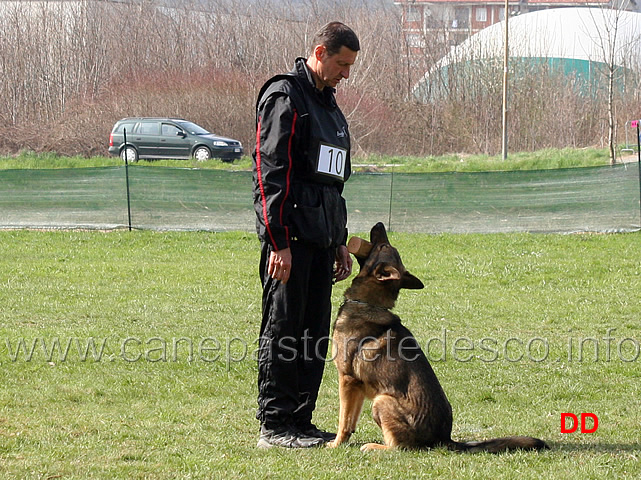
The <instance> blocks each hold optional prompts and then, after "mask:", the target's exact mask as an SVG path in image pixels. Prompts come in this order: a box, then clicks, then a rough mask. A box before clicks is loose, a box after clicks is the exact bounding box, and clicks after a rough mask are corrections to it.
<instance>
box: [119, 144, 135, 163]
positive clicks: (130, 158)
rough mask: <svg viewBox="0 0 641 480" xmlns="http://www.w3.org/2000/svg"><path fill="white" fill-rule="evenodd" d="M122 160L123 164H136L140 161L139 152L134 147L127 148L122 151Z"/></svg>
mask: <svg viewBox="0 0 641 480" xmlns="http://www.w3.org/2000/svg"><path fill="white" fill-rule="evenodd" d="M120 158H121V159H122V161H123V162H124V161H127V162H129V163H135V162H137V161H138V151H137V150H136V149H135V148H134V147H132V146H127V147H125V148H123V149H122V150H120Z"/></svg>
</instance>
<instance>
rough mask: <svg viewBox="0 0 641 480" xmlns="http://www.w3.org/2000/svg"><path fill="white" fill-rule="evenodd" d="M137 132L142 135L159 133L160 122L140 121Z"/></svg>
mask: <svg viewBox="0 0 641 480" xmlns="http://www.w3.org/2000/svg"><path fill="white" fill-rule="evenodd" d="M136 133H139V134H141V135H158V122H140V123H139V124H138V131H137V132H136Z"/></svg>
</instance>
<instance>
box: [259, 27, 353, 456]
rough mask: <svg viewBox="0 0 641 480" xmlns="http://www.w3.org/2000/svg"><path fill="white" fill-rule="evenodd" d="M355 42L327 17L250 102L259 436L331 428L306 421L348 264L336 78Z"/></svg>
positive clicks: (301, 439)
mask: <svg viewBox="0 0 641 480" xmlns="http://www.w3.org/2000/svg"><path fill="white" fill-rule="evenodd" d="M359 49H360V45H359V42H358V38H357V37H356V35H355V34H354V32H353V31H352V30H351V29H350V28H349V27H347V26H345V25H343V24H342V23H339V22H332V23H329V24H327V25H325V26H324V27H323V28H322V29H321V30H320V31H319V32H318V33H317V34H316V37H315V38H314V48H313V51H312V53H311V54H310V56H309V57H308V58H307V59H305V58H298V59H296V62H295V66H294V69H293V70H292V71H291V72H290V73H288V74H285V75H277V76H276V77H273V78H272V79H271V80H269V81H268V82H267V83H266V84H265V85H264V86H263V88H262V90H261V92H260V94H259V96H258V102H257V106H256V150H255V152H254V169H253V173H254V175H253V177H254V207H255V209H256V218H257V221H256V225H257V231H258V235H259V237H260V240H261V248H262V251H261V260H260V276H261V281H262V285H263V308H262V311H263V318H262V324H261V330H260V341H259V353H258V412H257V415H256V417H257V418H258V420H260V422H261V432H260V439H259V441H258V446H259V447H262V448H268V447H272V446H281V447H288V448H305V447H313V446H318V445H321V444H323V443H325V442H327V441H330V440H332V439H333V437H334V435H332V434H329V433H326V432H323V431H321V430H319V429H318V428H316V426H315V425H314V424H313V423H312V413H313V411H314V408H315V406H316V398H317V396H318V389H319V387H320V383H321V379H322V376H323V369H324V366H325V356H326V354H327V349H328V344H329V325H330V315H331V304H330V297H331V290H332V282H333V280H335V281H340V280H344V279H345V278H347V277H348V276H349V275H350V273H351V267H352V261H351V258H350V256H349V253H348V252H347V248H346V247H345V243H346V240H347V229H346V224H347V210H346V207H345V200H344V199H343V197H342V195H341V194H342V192H343V184H344V182H345V181H346V180H347V178H348V177H349V175H350V169H351V165H350V137H349V131H348V128H347V121H346V120H345V117H344V116H343V114H342V112H341V111H340V109H339V108H338V106H337V104H336V99H335V98H334V91H335V90H334V88H335V87H336V85H337V84H338V82H340V80H341V79H343V78H348V76H349V71H350V67H351V66H352V65H353V63H354V61H355V60H356V55H357V52H358V50H359Z"/></svg>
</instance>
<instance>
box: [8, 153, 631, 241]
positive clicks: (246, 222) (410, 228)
mask: <svg viewBox="0 0 641 480" xmlns="http://www.w3.org/2000/svg"><path fill="white" fill-rule="evenodd" d="M129 181H130V194H131V218H132V225H133V227H134V228H136V229H152V230H206V231H226V230H240V231H253V230H254V225H255V216H254V210H253V205H252V197H251V189H252V185H251V183H252V180H251V173H250V172H228V171H218V170H199V169H181V168H166V167H148V166H138V165H136V166H130V167H129ZM345 198H346V200H347V206H348V215H349V229H350V231H352V232H365V231H368V230H369V229H370V228H371V226H372V225H373V224H374V223H376V222H379V221H383V222H384V223H386V224H387V225H388V226H389V228H390V229H391V230H393V231H399V232H421V233H441V232H449V233H489V232H587V231H591V232H611V231H632V230H637V229H639V225H640V220H639V219H640V204H639V198H640V197H639V170H638V168H637V165H636V164H628V165H617V166H612V167H610V166H607V167H594V168H572V169H559V170H542V171H518V172H491V173H429V174H427V173H426V174H399V173H396V174H394V173H383V174H365V173H356V174H354V175H352V177H351V179H350V180H349V182H348V183H347V184H346V188H345ZM127 225H128V215H127V197H126V183H125V167H124V166H122V167H101V168H77V169H61V170H3V171H0V227H1V228H86V229H117V228H126V226H127Z"/></svg>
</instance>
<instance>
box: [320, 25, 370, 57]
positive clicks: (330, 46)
mask: <svg viewBox="0 0 641 480" xmlns="http://www.w3.org/2000/svg"><path fill="white" fill-rule="evenodd" d="M316 45H324V46H325V48H326V49H327V53H328V54H329V55H330V56H331V55H336V54H337V53H338V52H339V50H340V49H341V47H347V48H349V49H350V50H352V51H354V52H358V51H359V50H360V49H361V44H360V42H359V41H358V37H357V36H356V34H355V33H354V31H353V30H352V29H351V28H349V27H348V26H347V25H345V24H344V23H341V22H330V23H328V24H327V25H325V26H323V27H322V28H321V29H320V30H319V31H318V32H316V35H315V36H314V45H313V46H316Z"/></svg>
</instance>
